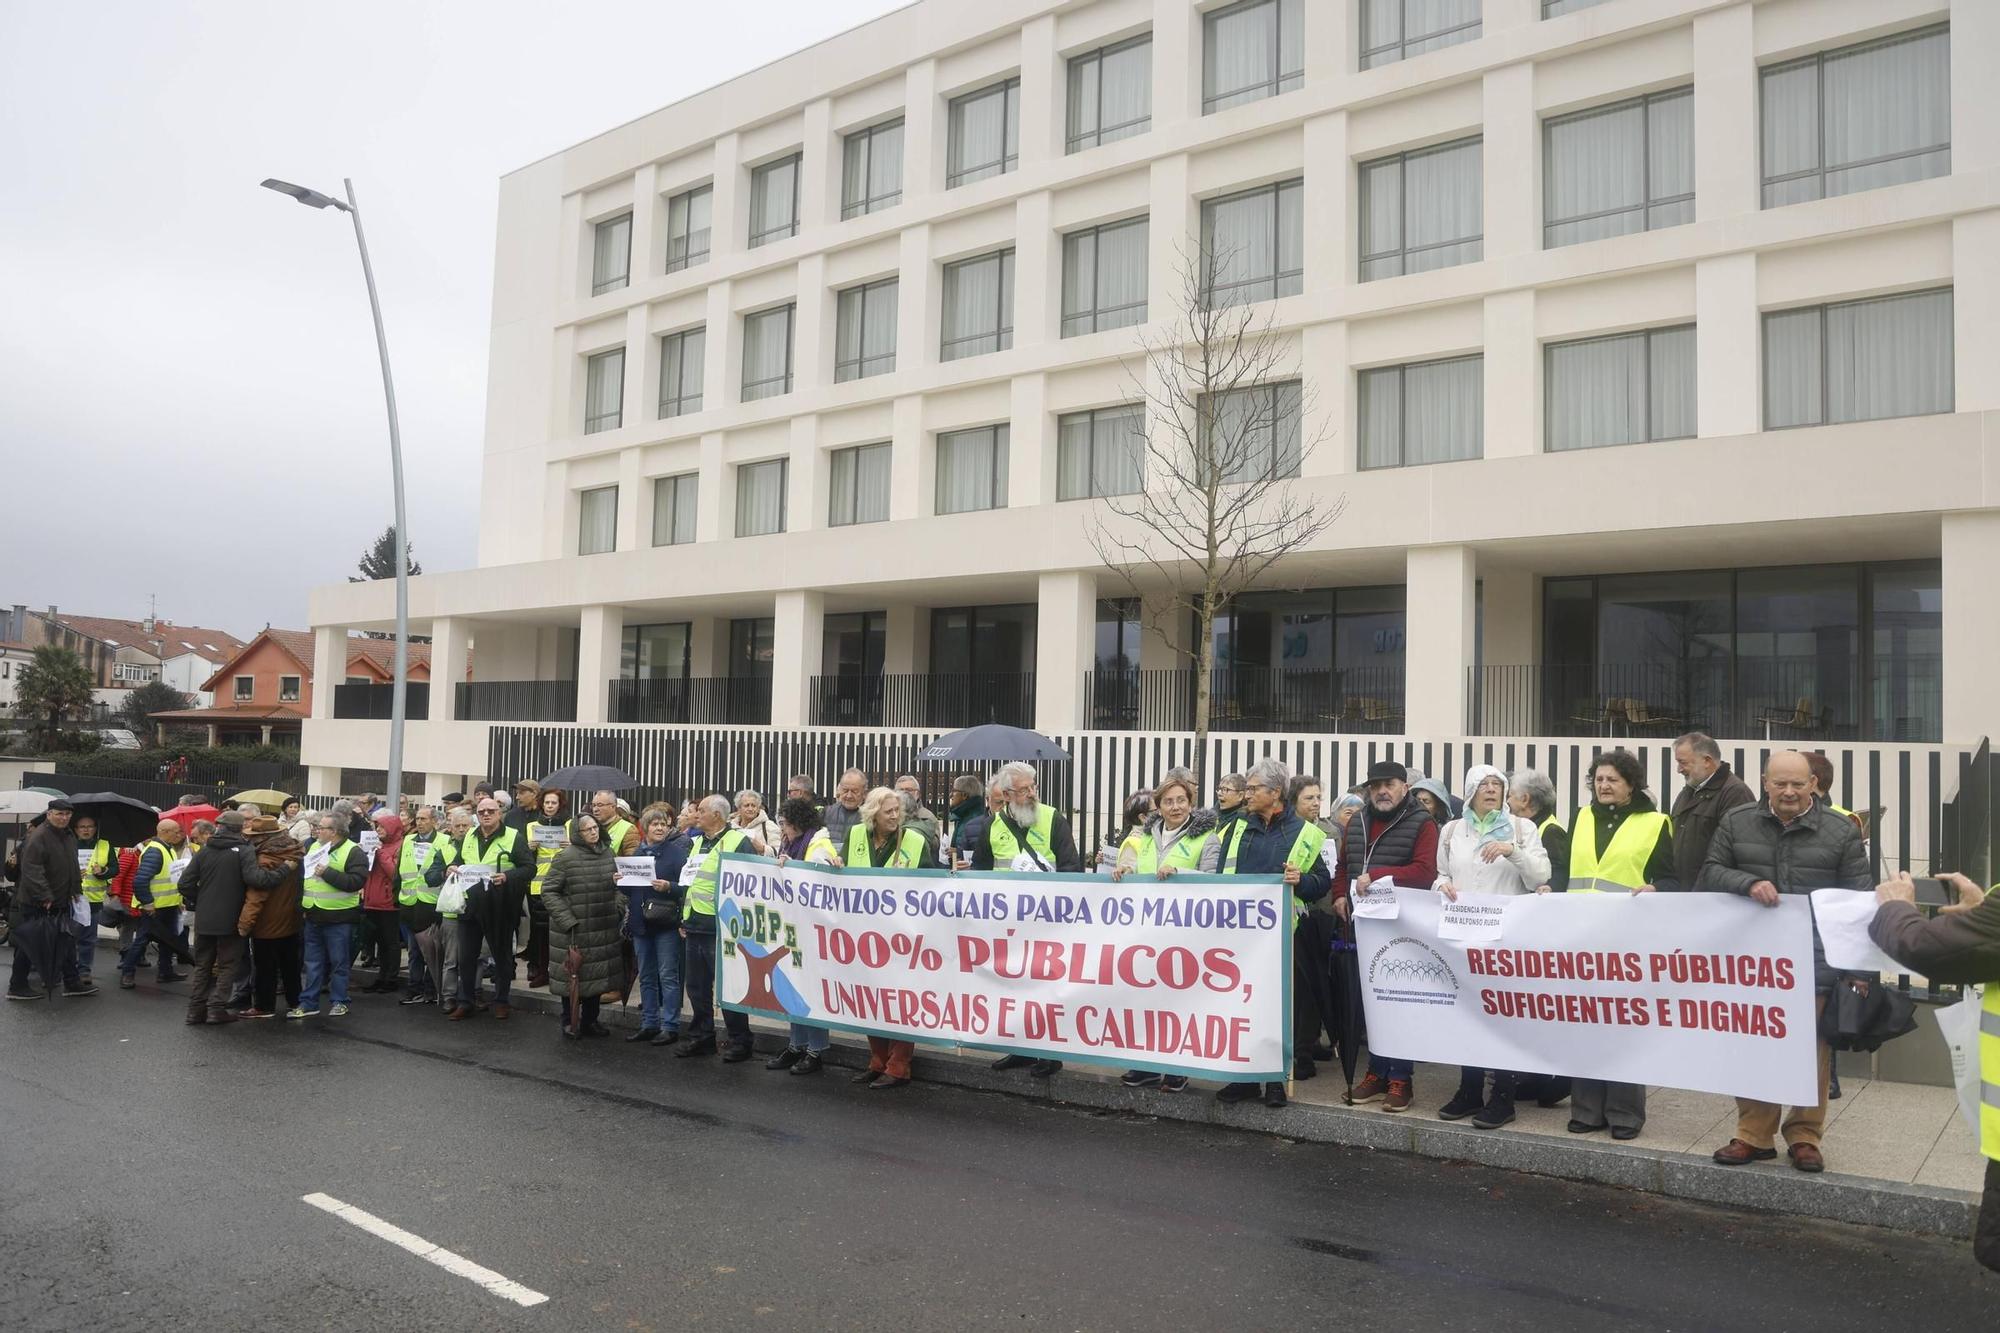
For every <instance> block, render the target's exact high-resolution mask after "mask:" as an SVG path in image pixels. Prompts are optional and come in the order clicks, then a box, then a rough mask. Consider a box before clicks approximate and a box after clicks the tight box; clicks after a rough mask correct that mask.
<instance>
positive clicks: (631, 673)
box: [618, 621, 688, 680]
mask: <svg viewBox="0 0 2000 1333" xmlns="http://www.w3.org/2000/svg"><path fill="white" fill-rule="evenodd" d="M687 674H688V624H687V622H686V621H679V622H675V623H672V624H666V625H627V626H626V627H625V644H624V647H623V649H622V650H621V651H620V653H619V658H618V675H619V678H620V679H622V680H686V679H687Z"/></svg>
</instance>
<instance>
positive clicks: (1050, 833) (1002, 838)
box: [986, 802, 1056, 870]
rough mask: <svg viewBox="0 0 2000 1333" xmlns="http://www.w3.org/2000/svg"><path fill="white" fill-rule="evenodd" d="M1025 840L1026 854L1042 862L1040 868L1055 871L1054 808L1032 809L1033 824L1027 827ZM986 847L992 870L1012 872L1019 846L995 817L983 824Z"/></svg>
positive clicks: (1011, 833)
mask: <svg viewBox="0 0 2000 1333" xmlns="http://www.w3.org/2000/svg"><path fill="white" fill-rule="evenodd" d="M1025 836H1026V838H1027V841H1028V850H1030V851H1032V852H1033V853H1034V854H1035V855H1036V856H1039V857H1041V858H1042V864H1044V865H1046V866H1047V867H1048V868H1049V869H1051V870H1054V869H1055V868H1056V847H1055V837H1056V808H1055V807H1054V806H1052V805H1042V804H1041V803H1040V802H1037V803H1036V805H1035V822H1034V823H1033V824H1031V825H1029V826H1028V829H1027V833H1026V835H1025ZM986 845H987V846H988V847H990V848H992V850H993V868H994V869H995V870H1012V869H1013V868H1014V858H1015V857H1017V856H1019V855H1020V854H1021V844H1020V842H1019V841H1017V840H1016V839H1015V837H1014V830H1013V829H1012V828H1011V827H1009V825H1008V823H1007V821H1006V820H1005V819H1003V818H1001V816H1000V815H999V814H995V815H994V816H993V818H992V819H990V820H988V821H987V822H986Z"/></svg>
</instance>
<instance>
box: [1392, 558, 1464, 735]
mask: <svg viewBox="0 0 2000 1333" xmlns="http://www.w3.org/2000/svg"><path fill="white" fill-rule="evenodd" d="M1405 567H1406V570H1407V573H1406V574H1405V576H1404V577H1405V584H1406V592H1407V595H1408V598H1409V612H1408V615H1409V631H1408V635H1407V640H1406V643H1407V651H1406V652H1405V653H1404V655H1403V660H1404V662H1405V664H1406V665H1405V666H1404V682H1403V698H1404V710H1405V713H1406V721H1405V723H1404V728H1403V729H1404V731H1405V732H1407V733H1408V734H1409V735H1412V736H1423V737H1440V738H1441V737H1452V736H1462V735H1464V734H1465V723H1466V717H1465V685H1466V672H1467V669H1468V668H1469V667H1471V666H1472V663H1473V650H1474V646H1475V640H1474V621H1473V609H1474V602H1473V597H1474V578H1475V576H1476V574H1477V570H1478V564H1477V560H1476V558H1475V556H1474V553H1473V550H1472V548H1471V547H1469V546H1413V547H1411V548H1410V550H1409V553H1408V556H1407V557H1406V562H1405Z"/></svg>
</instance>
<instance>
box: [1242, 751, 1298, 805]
mask: <svg viewBox="0 0 2000 1333" xmlns="http://www.w3.org/2000/svg"><path fill="white" fill-rule="evenodd" d="M1243 781H1244V784H1245V785H1246V786H1247V785H1248V784H1250V783H1252V782H1255V783H1258V784H1260V785H1262V786H1265V787H1269V788H1270V789H1271V790H1272V791H1274V792H1276V793H1278V795H1279V796H1280V797H1282V796H1284V795H1285V793H1286V792H1287V791H1289V790H1290V789H1291V785H1292V766H1291V765H1290V764H1287V763H1286V762H1285V761H1284V760H1282V759H1259V760H1258V761H1257V762H1256V763H1254V764H1252V765H1250V767H1248V768H1246V769H1244V770H1243Z"/></svg>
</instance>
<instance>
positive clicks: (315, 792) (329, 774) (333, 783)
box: [306, 764, 343, 796]
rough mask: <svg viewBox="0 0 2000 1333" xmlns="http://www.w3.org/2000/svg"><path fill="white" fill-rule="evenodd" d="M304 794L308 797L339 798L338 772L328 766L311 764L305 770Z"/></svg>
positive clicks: (340, 793) (336, 769)
mask: <svg viewBox="0 0 2000 1333" xmlns="http://www.w3.org/2000/svg"><path fill="white" fill-rule="evenodd" d="M306 794H307V795H309V796H339V795H342V794H343V793H342V792H341V790H340V770H339V769H338V768H335V767H333V766H332V765H329V764H311V765H308V766H307V768H306Z"/></svg>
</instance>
